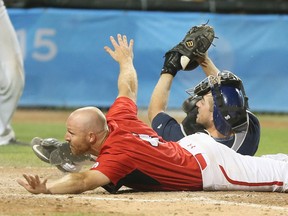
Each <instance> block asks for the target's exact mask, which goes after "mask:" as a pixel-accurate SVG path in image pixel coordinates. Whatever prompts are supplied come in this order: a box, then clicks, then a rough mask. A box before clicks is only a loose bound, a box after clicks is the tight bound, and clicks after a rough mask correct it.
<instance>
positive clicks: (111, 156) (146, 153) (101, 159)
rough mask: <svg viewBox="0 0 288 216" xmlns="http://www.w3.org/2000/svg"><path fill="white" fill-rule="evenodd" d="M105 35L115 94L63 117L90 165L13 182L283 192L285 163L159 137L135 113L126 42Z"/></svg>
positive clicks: (198, 137)
mask: <svg viewBox="0 0 288 216" xmlns="http://www.w3.org/2000/svg"><path fill="white" fill-rule="evenodd" d="M117 38H118V41H117V42H116V41H115V39H114V38H113V37H111V38H110V40H111V43H112V45H113V47H114V49H115V50H114V51H113V50H111V49H110V48H109V47H105V50H106V51H107V52H108V53H109V54H110V55H111V57H112V58H113V59H114V60H115V61H117V62H118V63H119V65H120V73H119V77H118V90H119V93H118V97H117V99H116V100H115V102H114V104H113V105H112V106H111V108H110V110H109V111H108V113H107V115H106V116H105V115H104V114H103V113H102V112H101V111H100V110H99V109H98V108H96V107H84V108H80V109H77V110H75V111H74V112H72V113H71V114H70V116H69V117H68V119H67V121H66V127H67V132H66V135H65V139H66V141H67V142H69V144H70V147H71V151H72V153H73V154H75V155H81V154H84V153H88V154H92V155H94V156H97V159H96V162H95V164H94V165H93V167H92V168H91V169H90V170H87V171H84V172H80V173H70V174H67V175H66V176H64V177H63V178H60V179H58V180H55V181H53V182H47V179H44V180H40V178H39V176H38V175H35V176H34V175H27V174H24V175H23V176H24V178H25V180H22V179H19V180H18V183H19V184H20V185H21V186H23V187H24V188H25V189H26V190H27V191H29V192H31V193H34V194H39V193H51V194H64V193H65V194H67V193H82V192H84V191H87V190H93V189H95V188H97V187H99V186H105V185H108V184H110V185H112V186H114V187H115V191H117V189H118V188H119V187H121V186H122V185H125V186H128V187H130V188H133V189H136V190H142V191H159V190H169V191H171V190H174V191H175V190H190V191H193V190H202V189H203V190H253V191H277V192H288V172H287V171H288V163H287V162H283V161H277V160H272V159H267V158H259V157H251V156H243V155H240V154H238V153H236V152H235V151H233V150H231V149H230V148H228V147H227V146H224V145H221V144H219V143H217V142H216V141H215V140H214V139H212V138H211V137H210V136H209V135H207V134H204V133H196V134H193V135H190V136H187V137H185V138H183V139H181V140H180V141H179V142H168V141H164V140H163V139H162V138H161V137H159V136H157V134H156V133H155V132H154V131H153V130H152V129H150V128H149V127H148V126H147V125H146V124H144V123H143V122H141V121H140V120H139V119H138V118H137V106H136V99H137V92H138V82H137V74H136V71H135V68H134V66H133V43H134V42H133V40H130V42H129V43H128V42H127V38H126V36H122V35H120V34H118V35H117Z"/></svg>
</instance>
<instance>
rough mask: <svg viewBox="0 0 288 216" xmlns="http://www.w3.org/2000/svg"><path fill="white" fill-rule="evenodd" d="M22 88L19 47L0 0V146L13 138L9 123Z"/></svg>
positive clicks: (21, 60)
mask: <svg viewBox="0 0 288 216" xmlns="http://www.w3.org/2000/svg"><path fill="white" fill-rule="evenodd" d="M23 88H24V68H23V59H22V54H21V49H20V45H19V42H18V40H17V36H16V32H15V29H14V28H13V26H12V23H11V21H10V18H9V16H8V14H7V10H6V7H5V6H4V4H3V1H2V0H0V145H1V144H5V143H7V142H8V141H9V140H10V139H11V138H15V137H14V136H15V135H14V132H13V130H12V128H11V125H10V123H11V119H12V117H13V114H14V112H15V110H16V108H17V104H18V101H19V98H20V96H21V94H22V91H23Z"/></svg>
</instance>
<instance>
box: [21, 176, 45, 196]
mask: <svg viewBox="0 0 288 216" xmlns="http://www.w3.org/2000/svg"><path fill="white" fill-rule="evenodd" d="M23 177H24V178H25V179H26V182H25V181H23V180H22V179H18V180H17V182H18V184H20V185H21V186H22V187H24V188H25V189H26V190H27V191H29V192H30V193H33V194H40V193H49V191H48V189H47V187H46V183H47V179H44V180H43V181H41V180H40V178H39V176H38V175H35V176H33V175H26V174H23Z"/></svg>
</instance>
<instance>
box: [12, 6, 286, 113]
mask: <svg viewBox="0 0 288 216" xmlns="http://www.w3.org/2000/svg"><path fill="white" fill-rule="evenodd" d="M8 11H9V14H10V17H11V20H12V22H13V24H14V26H15V28H16V30H17V34H18V38H19V41H20V44H21V47H22V51H23V55H24V60H25V72H26V85H25V89H24V92H23V95H22V97H21V100H20V104H19V105H20V106H23V107H31V106H32V107H43V106H49V107H50V106H51V107H79V106H86V105H95V106H99V107H109V106H110V105H111V103H112V102H113V101H114V99H115V97H116V96H117V77H118V70H119V67H118V65H117V63H116V62H114V61H113V60H112V58H111V57H110V56H109V55H108V54H107V53H106V52H105V51H104V49H103V47H104V46H105V45H109V46H110V41H109V36H110V35H112V36H115V35H116V34H117V33H121V34H126V35H127V36H128V38H133V39H135V46H134V52H135V61H134V63H135V67H136V69H137V72H138V78H139V94H138V105H139V107H141V108H146V107H147V106H148V104H149V100H150V95H151V93H152V90H153V88H154V86H155V84H156V82H157V80H158V77H159V74H160V70H161V67H162V64H163V56H164V54H165V52H166V51H167V50H169V49H170V48H172V47H173V46H174V45H175V44H177V43H178V42H179V41H180V40H182V38H183V36H184V35H185V33H186V32H187V31H188V29H189V28H190V27H191V26H194V25H199V24H203V23H206V22H208V21H209V25H212V26H213V27H214V28H215V32H216V36H217V37H218V38H219V39H215V40H214V46H212V47H211V48H210V49H209V55H210V57H211V58H212V60H213V61H214V62H215V64H216V65H217V66H218V68H219V69H220V70H230V71H232V72H234V73H235V74H237V75H238V76H239V77H240V78H241V79H242V80H243V82H244V85H245V88H246V93H247V95H248V96H249V104H250V108H251V109H252V110H253V111H256V112H288V100H287V95H288V87H287V82H288V71H287V70H288V69H287V66H288V62H287V53H288V40H287V35H288V16H287V15H272V14H270V15H255V14H254V15H252V14H250V15H244V14H237V15H235V14H234V15H233V14H215V13H205V12H181V13H179V12H160V11H126V10H91V9H90V10H86V9H57V8H54V9H52V8H32V9H15V8H9V10H8ZM204 77H205V76H204V74H203V73H202V71H201V69H200V68H197V69H196V70H195V71H193V72H181V73H179V74H178V75H177V76H176V78H175V82H174V83H173V86H172V91H171V95H170V97H171V98H170V100H169V107H170V108H179V107H181V105H182V102H183V100H184V99H186V98H187V96H188V95H187V94H186V93H185V89H187V88H190V87H192V86H194V85H195V84H197V83H198V82H200V81H201V80H202V79H203V78H204Z"/></svg>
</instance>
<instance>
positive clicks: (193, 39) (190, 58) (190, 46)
mask: <svg viewBox="0 0 288 216" xmlns="http://www.w3.org/2000/svg"><path fill="white" fill-rule="evenodd" d="M214 38H216V37H215V33H214V29H213V27H211V26H209V25H207V23H206V24H202V25H199V26H193V27H192V28H191V29H190V30H189V31H188V32H187V34H186V36H185V37H184V39H183V40H182V41H181V42H180V43H179V44H177V45H176V46H175V47H173V48H172V49H171V50H169V51H168V52H166V54H165V61H164V65H163V68H162V71H161V74H163V73H169V74H171V75H173V76H175V75H176V73H177V72H178V71H179V70H193V69H195V68H196V67H198V66H199V62H201V59H203V58H204V57H205V53H206V51H207V50H208V49H209V47H210V46H211V44H212V42H213V40H214Z"/></svg>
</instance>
